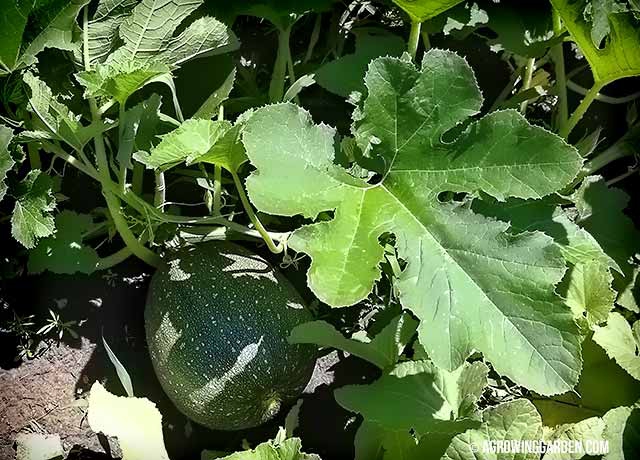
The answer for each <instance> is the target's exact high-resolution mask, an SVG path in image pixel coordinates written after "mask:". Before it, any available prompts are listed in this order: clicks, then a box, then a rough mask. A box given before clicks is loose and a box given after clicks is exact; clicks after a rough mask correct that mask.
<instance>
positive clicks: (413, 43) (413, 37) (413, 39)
mask: <svg viewBox="0 0 640 460" xmlns="http://www.w3.org/2000/svg"><path fill="white" fill-rule="evenodd" d="M421 28H422V23H421V22H419V21H411V32H409V43H408V45H407V51H408V52H409V54H410V55H411V59H412V60H413V61H415V60H416V54H417V53H418V44H419V42H420V29H421Z"/></svg>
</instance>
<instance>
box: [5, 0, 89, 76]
mask: <svg viewBox="0 0 640 460" xmlns="http://www.w3.org/2000/svg"><path fill="white" fill-rule="evenodd" d="M87 3H89V0H14V1H8V2H3V5H2V15H1V16H0V75H2V74H5V73H10V72H13V71H14V70H16V69H19V68H22V67H26V66H28V65H31V64H33V63H35V62H36V55H37V54H38V53H40V52H41V51H42V50H44V49H45V48H58V49H62V50H72V49H74V48H75V47H76V41H77V38H78V33H77V32H78V30H79V28H78V26H77V24H76V17H77V16H78V13H79V12H80V10H81V9H82V7H84V6H85V5H86V4H87Z"/></svg>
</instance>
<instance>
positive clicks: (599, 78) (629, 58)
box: [551, 0, 640, 85]
mask: <svg viewBox="0 0 640 460" xmlns="http://www.w3.org/2000/svg"><path fill="white" fill-rule="evenodd" d="M551 3H552V4H553V7H554V8H555V9H556V10H557V11H558V13H559V14H560V16H561V17H562V22H564V24H565V26H566V27H567V30H568V31H569V33H570V34H571V37H572V38H573V40H574V41H575V42H576V43H577V45H578V46H579V47H580V50H581V51H582V53H583V54H584V57H586V58H587V61H589V66H590V67H591V72H592V73H593V78H594V80H595V81H596V84H598V85H605V84H607V83H611V82H612V81H615V80H618V79H620V78H624V77H632V76H634V75H640V53H638V48H640V27H638V21H637V19H636V18H635V17H634V15H633V14H632V13H631V12H627V13H615V12H612V13H611V14H607V11H606V10H603V8H602V7H601V6H600V7H597V6H595V5H594V6H595V9H594V10H593V11H594V12H596V13H598V14H600V15H602V14H604V15H605V16H606V18H607V19H608V26H609V27H608V28H607V29H605V30H604V33H603V31H602V28H596V32H595V33H594V34H592V24H591V23H590V21H588V20H587V18H586V17H585V12H586V11H589V10H590V7H591V2H590V1H589V0H578V1H574V0H551ZM594 3H596V2H594ZM609 30H610V34H609V36H608V37H607V39H606V40H605V45H604V47H603V48H599V47H598V45H599V43H597V44H596V43H594V38H595V39H596V40H598V39H602V37H604V34H605V33H607V32H608V31H609Z"/></svg>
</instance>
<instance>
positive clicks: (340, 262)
mask: <svg viewBox="0 0 640 460" xmlns="http://www.w3.org/2000/svg"><path fill="white" fill-rule="evenodd" d="M365 81H366V84H367V88H368V97H367V99H366V100H365V101H364V106H363V107H362V109H361V110H360V111H359V112H358V113H357V114H356V122H355V127H354V130H355V133H356V138H357V139H358V141H359V143H360V145H361V146H362V147H363V150H365V149H367V148H369V149H370V150H371V151H372V155H374V156H376V157H377V158H380V159H381V160H382V162H383V163H384V164H385V171H383V175H382V181H381V182H379V183H377V184H374V185H372V184H369V183H366V182H364V181H363V180H361V179H359V178H356V177H353V176H350V175H349V174H348V173H347V171H346V170H344V169H343V168H342V167H340V166H338V165H336V164H335V163H334V162H333V159H334V141H333V139H334V131H333V130H332V129H331V128H329V127H327V126H325V125H314V124H313V123H312V122H311V120H310V117H309V115H308V114H307V113H306V112H304V111H302V110H301V109H299V108H297V107H295V106H293V105H288V104H280V105H273V106H268V107H265V108H261V109H259V110H257V111H256V112H255V113H254V114H253V115H252V116H251V117H250V118H249V120H248V121H247V124H246V126H245V128H244V134H243V142H244V145H245V147H246V149H247V155H248V156H249V159H250V161H251V162H252V164H253V165H254V166H255V167H256V168H257V171H256V172H254V173H253V174H252V175H251V176H249V178H248V179H247V188H248V191H249V195H250V198H251V200H252V201H253V203H254V204H255V205H256V207H257V208H258V209H259V210H261V211H263V212H267V213H270V214H276V215H285V216H292V215H296V214H302V215H304V216H306V217H310V218H314V217H316V216H317V215H318V213H320V212H321V211H327V210H334V209H335V217H334V218H333V219H332V220H329V221H325V222H321V223H317V224H312V225H308V226H305V227H302V228H301V229H299V230H297V231H295V232H294V233H293V235H292V236H291V238H290V239H289V246H290V247H291V248H293V249H295V250H296V251H300V252H305V253H307V254H309V256H310V257H311V259H312V264H311V268H310V270H309V273H308V283H309V286H310V288H311V289H312V290H313V291H314V293H315V294H316V295H317V296H318V297H319V298H320V299H321V300H323V301H325V302H326V303H328V304H330V305H333V306H343V305H350V304H353V303H356V302H358V301H359V300H361V299H363V298H364V297H366V296H367V294H368V293H369V292H370V291H371V289H372V287H373V284H374V283H375V281H376V280H377V279H378V278H379V276H380V268H379V266H378V264H379V263H380V262H381V261H382V257H383V247H382V246H381V245H380V244H379V241H378V238H379V237H380V236H381V235H382V234H383V233H385V232H388V233H393V234H394V235H395V237H396V247H397V250H398V254H399V257H400V258H402V259H403V260H405V261H406V263H407V265H406V268H405V269H404V271H403V272H402V274H401V276H400V277H399V278H398V281H397V283H396V285H397V287H398V289H399V292H400V299H401V301H402V303H403V305H404V306H405V307H406V308H408V309H410V310H411V311H412V312H413V313H414V314H415V315H416V316H417V317H418V318H419V319H420V320H421V322H420V326H419V328H418V332H419V338H420V341H421V342H422V344H423V345H424V347H425V349H426V350H427V352H428V354H429V356H430V357H431V358H432V359H433V360H434V362H435V363H436V364H437V365H439V366H441V367H443V368H445V369H449V370H453V369H456V368H457V367H459V366H460V365H461V364H462V363H463V362H464V360H465V359H466V358H467V356H468V355H469V354H470V353H471V352H472V350H474V349H476V350H479V351H481V352H483V353H484V354H485V356H486V358H487V359H488V360H490V361H491V362H492V364H493V365H494V367H495V368H496V370H497V371H498V372H500V373H502V374H504V375H507V376H509V377H510V378H512V379H513V380H514V381H516V382H517V383H519V384H521V385H525V386H527V387H528V388H531V389H533V390H535V391H538V392H540V393H543V394H555V393H561V392H563V391H567V390H568V389H570V388H572V387H573V385H574V384H575V382H576V381H577V379H578V374H579V370H580V352H579V348H580V345H579V341H580V340H579V338H578V335H577V329H576V327H575V324H574V323H573V319H572V315H571V312H570V310H569V309H568V308H567V307H566V306H565V305H563V303H562V301H561V299H560V298H558V297H557V296H556V295H555V294H554V286H555V284H557V283H558V281H560V279H561V278H562V276H563V274H564V271H565V263H564V260H563V258H562V256H561V253H560V251H559V249H558V248H556V247H555V246H554V244H553V241H552V240H551V238H549V237H547V236H545V235H543V234H541V233H537V232H533V233H524V234H521V235H518V236H512V235H508V234H507V233H506V232H507V231H508V228H509V226H508V224H505V223H501V222H497V221H494V220H491V219H487V218H484V217H482V216H480V215H478V214H474V213H473V212H471V211H470V210H469V209H468V208H467V207H465V206H463V205H459V204H456V203H454V202H449V203H442V202H440V201H439V200H438V195H439V193H440V192H444V191H453V192H466V193H477V192H478V191H480V190H482V191H484V192H485V193H488V194H490V195H492V196H493V197H494V198H496V199H498V200H504V199H506V198H507V197H510V196H513V197H520V198H541V197H543V196H545V195H548V194H550V193H552V192H554V191H556V190H559V189H561V188H562V187H564V186H565V185H567V184H568V183H569V182H570V181H571V180H572V179H573V177H574V176H575V175H576V173H577V171H578V169H579V168H580V165H581V162H582V161H581V158H580V157H579V155H578V154H577V152H576V151H575V149H573V148H572V147H570V146H569V145H567V144H566V143H565V142H564V141H563V140H561V139H560V138H559V137H557V136H555V135H553V134H551V133H549V132H547V131H545V130H544V129H542V128H539V127H534V126H531V125H529V124H528V123H527V122H526V120H524V118H522V116H521V115H519V114H518V113H517V112H515V111H503V112H495V113H493V114H490V115H487V116H485V117H483V118H481V119H480V120H478V121H476V122H474V123H471V124H470V125H469V126H468V127H467V128H466V129H465V130H464V131H463V132H462V133H460V134H459V135H458V136H457V138H456V139H452V140H447V141H446V142H445V141H444V140H443V135H444V134H445V133H446V132H448V131H449V130H450V129H451V128H453V127H454V126H455V125H456V124H458V123H460V122H462V121H464V120H465V119H466V118H467V117H469V116H471V115H473V114H475V113H477V111H478V110H479V108H480V106H481V103H482V98H481V96H480V93H479V90H478V87H477V85H476V83H475V80H474V78H473V72H472V71H471V69H470V68H469V67H468V65H467V64H466V62H465V61H464V60H463V59H462V58H460V57H458V56H457V55H455V54H453V53H451V52H446V51H438V50H433V51H430V52H429V53H427V54H426V55H425V58H424V60H423V65H422V69H420V70H418V69H416V68H415V67H414V66H413V64H412V63H410V62H406V61H404V60H399V59H394V58H379V59H376V60H374V61H373V62H372V64H371V65H370V67H369V72H368V73H367V77H366V80H365ZM283 175H284V176H286V177H287V180H286V181H283V180H282V177H283ZM551 344H553V345H552V346H550V345H551ZM524 363H526V364H525V365H523V364H524Z"/></svg>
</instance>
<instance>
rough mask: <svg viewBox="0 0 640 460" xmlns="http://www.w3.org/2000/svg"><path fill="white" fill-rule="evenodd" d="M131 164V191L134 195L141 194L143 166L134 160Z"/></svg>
mask: <svg viewBox="0 0 640 460" xmlns="http://www.w3.org/2000/svg"><path fill="white" fill-rule="evenodd" d="M131 161H132V162H133V176H132V177H131V190H133V193H135V194H136V195H141V194H142V187H143V183H144V166H143V165H142V163H138V162H137V161H135V160H131Z"/></svg>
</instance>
